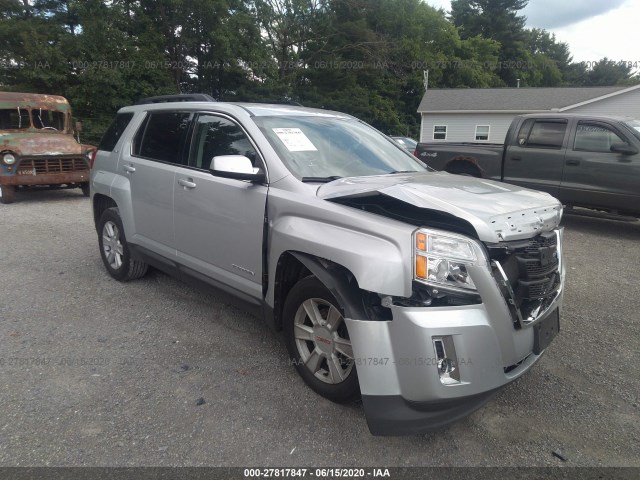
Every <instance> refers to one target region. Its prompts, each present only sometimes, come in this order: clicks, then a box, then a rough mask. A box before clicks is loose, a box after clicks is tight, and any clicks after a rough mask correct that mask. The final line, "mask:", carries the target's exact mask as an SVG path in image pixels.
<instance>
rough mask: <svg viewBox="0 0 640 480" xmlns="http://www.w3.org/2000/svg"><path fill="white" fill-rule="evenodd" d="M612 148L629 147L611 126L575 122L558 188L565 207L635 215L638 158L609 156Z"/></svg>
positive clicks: (639, 191) (638, 194)
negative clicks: (575, 125) (582, 206)
mask: <svg viewBox="0 0 640 480" xmlns="http://www.w3.org/2000/svg"><path fill="white" fill-rule="evenodd" d="M616 144H618V145H627V146H629V141H628V139H627V138H626V137H625V135H624V134H623V133H622V132H620V131H617V129H616V128H615V127H613V126H612V125H609V124H606V123H603V122H597V121H586V120H581V121H580V122H578V126H577V128H576V134H575V139H574V141H573V148H572V149H568V150H567V155H566V158H565V167H564V175H563V176H562V183H561V185H560V190H561V195H562V197H565V198H567V201H568V203H575V204H579V205H586V206H594V207H604V208H607V209H612V210H621V211H625V210H626V211H631V210H633V211H638V204H640V189H639V188H638V179H639V178H640V155H637V154H636V155H626V154H623V153H618V152H612V151H611V146H612V145H616Z"/></svg>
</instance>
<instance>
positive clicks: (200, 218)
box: [174, 113, 268, 303]
mask: <svg viewBox="0 0 640 480" xmlns="http://www.w3.org/2000/svg"><path fill="white" fill-rule="evenodd" d="M220 155H244V156H246V157H248V158H249V159H251V161H252V162H253V164H254V166H259V167H261V168H264V165H263V164H262V160H261V159H260V157H259V155H258V153H257V150H256V148H255V147H254V145H253V143H252V142H251V140H250V139H249V137H248V135H247V134H246V133H245V132H244V130H243V129H242V128H241V127H240V125H239V124H238V123H237V122H235V121H234V120H233V119H232V118H230V117H227V116H224V115H222V114H209V113H206V114H205V113H202V114H199V115H198V117H197V119H196V121H195V125H194V130H193V136H192V141H191V149H190V154H189V164H188V166H182V167H179V168H178V169H177V172H176V177H175V185H174V189H175V190H174V191H175V196H174V215H175V217H174V224H175V239H176V245H177V255H178V261H179V262H180V263H181V264H182V265H184V266H185V267H187V268H188V269H190V270H192V271H195V272H197V273H199V274H201V275H204V276H205V277H207V279H208V280H211V281H212V282H211V283H214V285H217V286H218V287H221V288H223V289H226V290H228V291H231V292H232V293H234V294H236V295H237V296H240V297H241V298H244V299H245V300H248V301H251V302H252V303H259V302H260V301H261V299H262V273H263V264H262V261H263V231H264V221H265V206H266V201H267V190H268V188H267V186H266V185H257V184H253V183H249V182H247V181H242V180H233V179H228V178H221V177H216V176H214V175H213V174H211V173H210V171H209V166H210V164H211V160H212V158H213V157H215V156H220ZM191 273H193V272H191Z"/></svg>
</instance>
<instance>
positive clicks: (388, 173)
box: [386, 170, 418, 175]
mask: <svg viewBox="0 0 640 480" xmlns="http://www.w3.org/2000/svg"><path fill="white" fill-rule="evenodd" d="M395 173H418V171H417V170H394V171H393V172H387V173H386V175H393V174H395Z"/></svg>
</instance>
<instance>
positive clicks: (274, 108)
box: [91, 96, 565, 435]
mask: <svg viewBox="0 0 640 480" xmlns="http://www.w3.org/2000/svg"><path fill="white" fill-rule="evenodd" d="M184 100H187V101H184ZM174 101H179V102H174ZM91 197H92V202H93V214H94V219H95V225H96V229H97V232H98V241H99V246H100V254H101V256H102V260H103V261H104V265H105V267H106V269H107V271H108V272H109V274H110V275H111V276H112V277H114V278H116V279H118V280H121V281H127V280H132V279H135V278H139V277H142V276H143V275H144V274H145V272H146V271H147V266H148V265H152V266H153V267H155V268H158V269H160V270H163V271H165V272H168V273H170V274H173V275H177V276H179V277H183V278H186V279H190V280H195V281H197V282H199V283H202V284H204V285H207V286H210V287H213V288H215V289H216V290H217V291H219V292H220V291H221V292H223V293H226V294H229V298H232V299H234V300H235V301H236V303H241V304H242V305H244V306H246V307H247V308H248V309H249V310H250V311H251V312H253V313H255V314H257V315H260V316H261V317H263V318H264V319H265V321H266V322H267V323H268V324H269V325H270V326H271V327H272V328H274V329H276V330H283V331H284V335H285V337H286V344H287V348H288V350H289V354H290V356H291V358H292V360H293V362H292V363H294V365H295V367H296V369H297V370H298V372H299V374H300V375H301V376H302V378H303V379H304V381H305V382H306V383H307V384H308V385H309V386H310V387H311V388H312V389H313V390H315V391H316V392H317V393H319V394H320V395H322V396H324V397H326V398H328V399H330V400H333V401H339V402H344V401H349V400H352V399H354V398H357V397H360V396H361V398H362V403H363V407H364V411H365V415H366V418H367V422H368V424H369V428H370V430H371V432H372V433H373V434H377V435H396V434H416V433H421V432H425V431H429V430H433V429H437V428H440V427H442V426H444V425H447V424H449V423H451V422H453V421H455V420H457V419H460V418H461V417H463V416H465V415H467V414H469V413H470V412H472V411H473V410H475V409H476V408H478V407H480V406H481V405H482V404H483V403H484V402H486V401H487V400H488V399H489V398H490V397H491V396H492V394H493V393H495V392H496V390H498V389H499V388H501V387H503V386H505V385H506V384H507V383H509V382H511V381H513V380H514V379H516V378H518V377H519V376H521V375H522V374H524V373H525V372H526V371H527V370H529V368H531V366H532V365H533V364H534V363H536V362H537V361H538V360H539V359H540V357H541V355H542V354H543V353H544V350H545V349H546V348H547V346H548V345H549V344H550V342H551V340H552V339H553V337H554V336H555V334H556V333H557V332H558V330H559V316H560V315H559V312H560V308H561V304H562V297H563V286H564V278H565V267H564V262H563V257H562V229H561V228H559V222H560V219H561V216H562V205H561V204H560V203H559V202H558V201H557V200H555V199H554V198H553V197H551V196H549V195H548V194H546V193H540V192H536V191H532V190H527V189H524V188H520V187H516V186H511V185H506V184H499V183H494V182H491V181H485V180H477V179H474V178H470V177H461V176H457V175H450V174H447V173H440V172H434V171H431V170H429V169H428V168H427V167H425V166H424V165H422V164H421V163H420V162H419V161H418V160H417V159H416V158H414V157H413V156H412V155H411V154H409V153H408V152H407V151H406V150H404V149H403V148H402V147H401V146H400V145H398V144H397V143H396V142H394V141H393V140H391V139H390V138H389V137H387V136H385V135H383V134H381V133H380V132H378V131H377V130H375V129H373V128H372V127H370V126H368V125H367V124H365V123H363V122H361V121H359V120H357V119H356V118H353V117H351V116H349V115H345V114H342V113H337V112H329V111H324V110H312V109H308V108H302V107H292V106H285V105H260V104H234V103H218V102H213V101H210V100H209V99H208V98H202V97H196V98H189V97H187V98H184V97H181V96H178V97H175V98H168V99H167V98H161V99H157V98H154V99H148V100H145V101H142V102H140V103H139V104H137V105H134V106H130V107H126V108H123V109H121V110H120V111H119V112H118V114H117V117H116V119H115V120H114V122H113V124H112V125H111V127H110V128H109V130H108V131H107V133H106V134H105V136H104V138H103V139H102V141H101V143H100V146H99V147H98V152H97V154H96V156H95V158H94V162H93V163H92V169H91Z"/></svg>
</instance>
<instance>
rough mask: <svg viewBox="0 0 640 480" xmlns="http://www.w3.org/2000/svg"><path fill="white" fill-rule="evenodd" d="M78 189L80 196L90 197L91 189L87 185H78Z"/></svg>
mask: <svg viewBox="0 0 640 480" xmlns="http://www.w3.org/2000/svg"><path fill="white" fill-rule="evenodd" d="M80 189H81V190H82V194H83V195H84V196H85V197H88V196H89V195H91V188H90V187H89V183H88V182H87V183H83V184H81V185H80Z"/></svg>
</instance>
